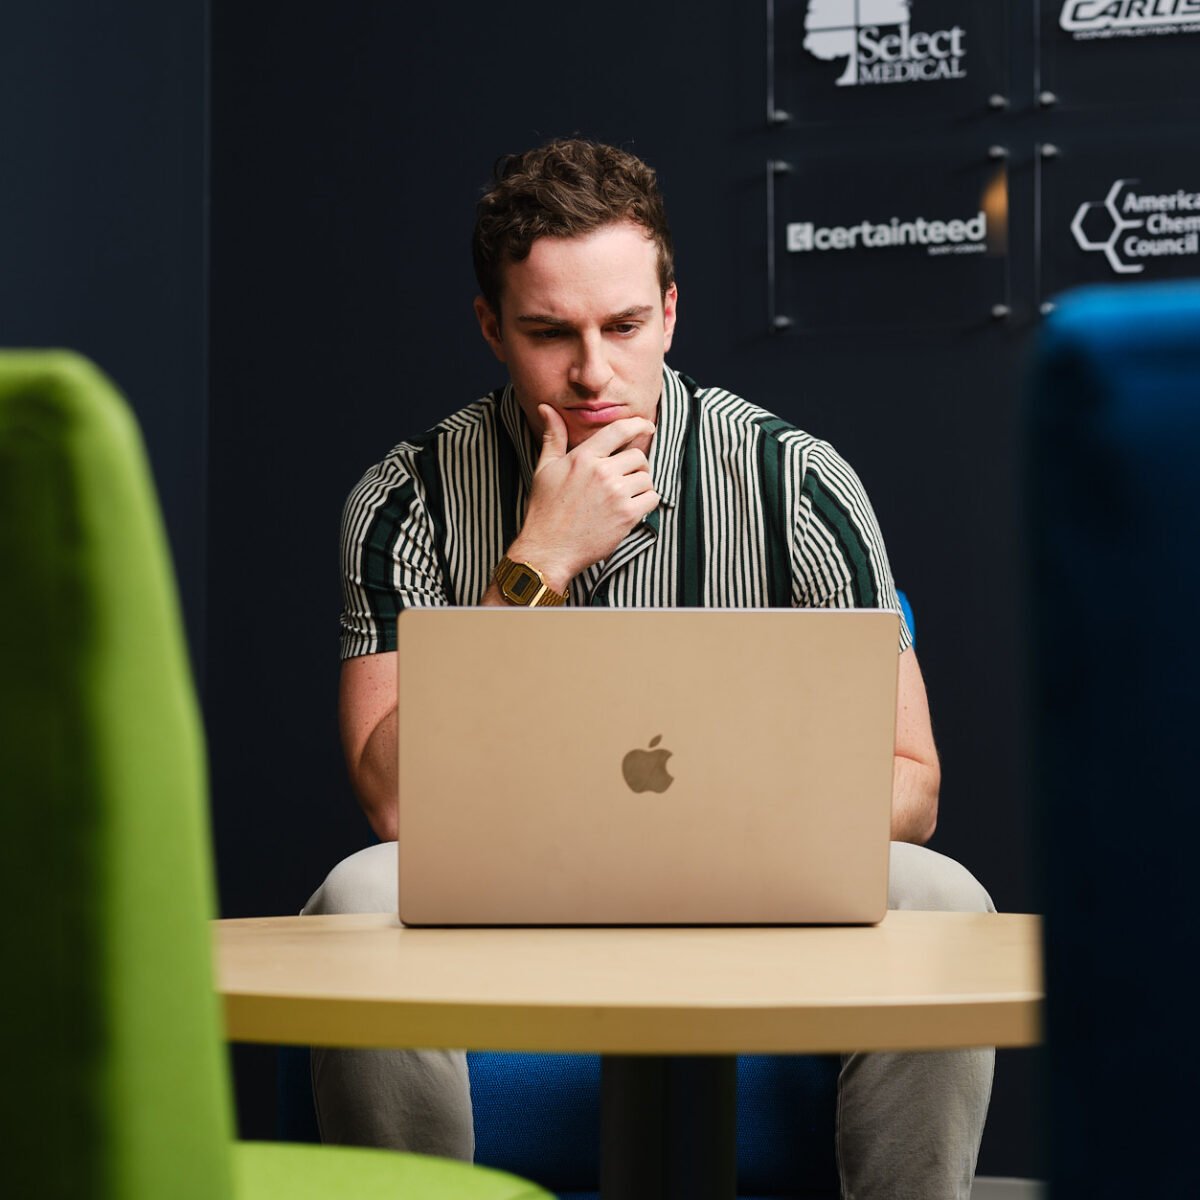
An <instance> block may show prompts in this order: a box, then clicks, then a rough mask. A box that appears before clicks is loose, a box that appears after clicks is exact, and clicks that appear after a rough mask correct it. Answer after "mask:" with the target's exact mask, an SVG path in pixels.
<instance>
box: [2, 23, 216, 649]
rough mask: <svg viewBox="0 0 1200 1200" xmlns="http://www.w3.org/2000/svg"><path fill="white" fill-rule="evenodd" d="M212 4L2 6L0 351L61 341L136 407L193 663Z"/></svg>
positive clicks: (199, 607)
mask: <svg viewBox="0 0 1200 1200" xmlns="http://www.w3.org/2000/svg"><path fill="white" fill-rule="evenodd" d="M207 25H208V4H207V0H175V2H173V3H171V4H160V3H153V2H151V0H126V3H124V4H119V5H98V4H91V3H86V2H85V0H39V3H37V4H10V5H6V6H5V9H4V12H3V16H2V17H0V345H3V346H68V347H71V348H72V349H75V350H79V351H81V352H82V353H84V354H86V355H88V356H90V357H91V358H93V359H94V360H95V361H96V362H97V363H99V364H100V366H101V367H103V369H104V370H105V371H106V372H108V374H109V375H110V376H111V377H112V378H113V379H114V380H115V381H116V383H117V384H118V386H119V387H120V388H121V389H122V391H123V392H124V393H125V395H126V396H127V397H128V398H129V400H130V401H131V403H132V404H133V407H134V409H135V410H136V412H137V415H138V419H139V420H140V421H141V424H142V428H143V431H144V433H145V437H146V441H147V444H148V446H149V448H150V453H151V460H152V465H153V468H154V475H155V478H156V480H157V483H158V489H159V495H160V497H161V499H162V505H163V510H164V513H165V515H166V520H167V526H168V531H169V533H170V537H171V545H172V548H173V550H174V554H175V566H176V571H177V573H178V576H179V583H180V591H181V593H182V596H183V602H184V609H185V613H186V617H187V624H188V632H189V635H190V638H191V644H192V651H193V657H194V659H195V661H196V663H197V666H198V667H200V668H201V673H202V667H203V662H204V653H203V628H204V572H205V548H206V543H205V535H204V520H205V515H204V510H205V505H204V495H205V487H206V484H207V477H206V474H205V466H204V461H205V437H206V429H205V427H206V405H207V396H206V390H207V389H206V374H207V347H206V297H205V287H206V272H207V267H206V254H207V248H206V221H207V187H206V177H205V175H206V98H207V61H206V58H207Z"/></svg>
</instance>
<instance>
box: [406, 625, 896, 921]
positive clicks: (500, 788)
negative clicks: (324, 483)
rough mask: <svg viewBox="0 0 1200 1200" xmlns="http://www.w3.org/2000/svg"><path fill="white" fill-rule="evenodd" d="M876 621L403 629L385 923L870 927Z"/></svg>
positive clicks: (889, 733) (887, 769) (877, 714)
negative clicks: (395, 874)
mask: <svg viewBox="0 0 1200 1200" xmlns="http://www.w3.org/2000/svg"><path fill="white" fill-rule="evenodd" d="M898 621H899V618H898V617H897V616H896V615H895V614H894V613H890V612H879V611H862V610H855V611H824V610H821V611H812V610H798V609H739V610H727V609H640V610H628V609H625V610H619V609H575V608H560V609H537V610H532V611H531V610H527V609H504V608H427V609H409V610H406V611H405V612H403V613H402V614H401V615H400V618H399V654H398V660H399V754H400V789H399V791H400V796H399V803H400V824H399V854H400V906H399V911H400V919H401V920H402V921H403V922H404V923H405V924H406V925H693V924H695V925H735V924H749V925H767V924H804V923H810V922H811V923H839V924H840V923H873V922H876V921H879V920H881V919H882V918H883V915H884V912H885V911H886V908H887V884H888V878H887V877H888V842H889V830H890V814H891V797H892V762H893V751H894V742H895V723H896V671H897V666H896V664H897V642H898V637H899V628H898Z"/></svg>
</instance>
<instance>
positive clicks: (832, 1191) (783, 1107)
mask: <svg viewBox="0 0 1200 1200" xmlns="http://www.w3.org/2000/svg"><path fill="white" fill-rule="evenodd" d="M900 603H901V607H902V608H903V610H904V619H905V621H906V622H907V624H908V627H909V629H910V630H912V631H913V632H914V635H915V629H916V626H915V625H914V623H913V614H912V608H911V607H910V605H909V603H908V598H907V597H906V596H905V595H904V593H903V592H901V593H900ZM468 1059H469V1062H470V1074H471V1099H472V1103H473V1106H474V1112H475V1143H476V1145H475V1161H476V1162H478V1163H482V1164H484V1165H487V1166H493V1167H501V1168H503V1169H505V1170H507V1171H512V1172H514V1173H516V1174H518V1175H524V1176H526V1177H528V1178H530V1179H533V1180H536V1181H537V1182H538V1183H540V1184H541V1185H542V1186H543V1187H546V1188H550V1189H551V1190H552V1191H554V1192H556V1193H557V1194H558V1195H559V1196H560V1197H562V1198H563V1200H596V1196H597V1193H598V1188H599V1179H600V1058H599V1057H598V1056H597V1055H587V1054H502V1053H492V1052H477V1051H472V1052H471V1053H470V1054H469V1055H468ZM838 1069H839V1060H838V1058H837V1056H836V1055H805V1056H772V1055H751V1056H743V1057H741V1058H739V1059H738V1086H737V1151H738V1194H739V1196H740V1197H742V1198H743V1200H801V1198H803V1200H826V1198H828V1200H834V1198H836V1197H837V1195H838V1175H837V1163H836V1159H835V1155H834V1113H835V1103H836V1095H837V1076H838ZM279 1093H280V1104H279V1114H280V1128H279V1131H278V1134H279V1137H280V1138H281V1139H282V1140H284V1141H309V1140H316V1138H317V1136H318V1135H317V1126H316V1118H315V1115H314V1113H313V1108H312V1098H311V1089H310V1081H309V1067H308V1051H307V1050H304V1049H292V1048H284V1049H283V1050H281V1052H280V1056H279Z"/></svg>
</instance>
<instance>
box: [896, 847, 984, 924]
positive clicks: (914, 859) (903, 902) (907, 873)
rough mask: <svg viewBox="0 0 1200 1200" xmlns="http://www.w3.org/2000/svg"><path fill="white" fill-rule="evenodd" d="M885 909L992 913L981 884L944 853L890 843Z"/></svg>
mask: <svg viewBox="0 0 1200 1200" xmlns="http://www.w3.org/2000/svg"><path fill="white" fill-rule="evenodd" d="M888 908H907V909H916V910H919V911H923V912H995V911H996V906H995V905H994V904H993V903H992V898H991V896H989V895H988V894H987V891H986V890H985V889H984V887H983V885H982V884H981V883H980V882H979V880H978V879H976V878H975V876H974V875H972V874H971V872H970V871H968V870H967V869H966V867H964V866H962V865H961V864H960V863H957V862H955V861H954V859H952V858H947V857H946V856H945V855H944V854H938V853H937V852H936V851H935V850H928V849H926V848H925V847H924V846H913V845H910V844H909V843H907V842H893V843H892V853H891V866H890V874H889V877H888Z"/></svg>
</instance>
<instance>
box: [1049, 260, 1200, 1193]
mask: <svg viewBox="0 0 1200 1200" xmlns="http://www.w3.org/2000/svg"><path fill="white" fill-rule="evenodd" d="M1028 482H1029V488H1028V497H1029V508H1028V519H1027V522H1026V530H1027V536H1028V539H1029V543H1030V554H1031V564H1032V571H1031V577H1030V601H1031V617H1032V621H1031V631H1032V634H1033V638H1032V641H1033V646H1034V650H1035V655H1034V660H1033V673H1032V678H1033V684H1034V686H1033V688H1032V712H1033V730H1034V733H1035V746H1034V751H1035V754H1034V759H1035V762H1036V764H1037V779H1036V783H1037V787H1036V792H1035V794H1036V795H1037V798H1038V801H1039V811H1040V815H1041V819H1042V833H1043V837H1042V849H1041V871H1040V875H1041V880H1042V889H1043V905H1044V911H1045V913H1046V965H1047V979H1046V983H1047V1056H1048V1060H1049V1068H1050V1071H1049V1080H1048V1084H1049V1098H1050V1104H1049V1109H1048V1111H1049V1114H1050V1122H1051V1127H1050V1129H1049V1131H1048V1133H1049V1145H1050V1147H1051V1191H1052V1194H1053V1195H1054V1197H1055V1200H1073V1198H1075V1197H1087V1198H1088V1200H1098V1198H1104V1197H1114V1198H1116V1197H1126V1196H1190V1195H1194V1194H1195V1187H1196V1183H1195V1177H1196V1165H1195V1145H1194V1142H1195V1111H1196V1079H1197V1076H1198V1075H1200V1051H1197V1042H1196V1020H1195V1008H1196V1002H1195V988H1194V985H1193V984H1192V982H1191V980H1192V975H1191V972H1192V969H1193V954H1194V953H1195V951H1196V948H1197V937H1196V918H1195V907H1196V886H1195V882H1194V880H1195V870H1196V866H1195V864H1196V853H1197V849H1196V847H1197V841H1198V839H1200V783H1198V781H1200V734H1198V730H1200V702H1198V700H1197V688H1198V686H1200V640H1198V639H1197V627H1196V618H1195V613H1196V609H1197V604H1198V602H1200V555H1198V554H1197V549H1198V547H1200V281H1193V282H1191V283H1178V284H1155V285H1145V284H1143V285H1136V284H1135V285H1125V286H1121V287H1108V288H1089V289H1085V290H1080V291H1078V292H1076V293H1074V294H1070V295H1068V296H1065V297H1063V298H1062V300H1061V302H1060V303H1059V305H1058V307H1057V310H1056V311H1055V313H1054V314H1053V316H1052V317H1051V318H1050V319H1049V320H1048V321H1047V323H1046V326H1045V328H1044V330H1043V333H1042V337H1041V340H1040V344H1039V348H1038V354H1037V359H1036V367H1035V374H1034V387H1033V389H1032V405H1031V412H1030V444H1029V479H1028Z"/></svg>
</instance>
